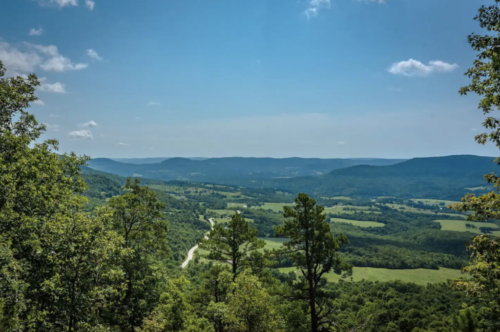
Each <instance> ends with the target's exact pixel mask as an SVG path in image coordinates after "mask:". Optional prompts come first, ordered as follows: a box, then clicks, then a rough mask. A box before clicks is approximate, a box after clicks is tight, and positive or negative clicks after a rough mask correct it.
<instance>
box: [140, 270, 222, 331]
mask: <svg viewBox="0 0 500 332" xmlns="http://www.w3.org/2000/svg"><path fill="white" fill-rule="evenodd" d="M188 285H189V281H188V280H186V278H184V277H180V278H178V279H174V280H172V281H170V282H169V283H168V285H167V287H166V290H165V292H164V293H162V295H161V298H160V302H159V304H158V306H157V307H156V308H155V310H154V311H153V313H152V314H151V315H150V316H149V317H148V318H147V319H145V321H144V326H143V328H142V329H141V330H140V331H142V332H170V331H176V332H213V331H214V330H213V328H212V326H211V324H210V323H209V322H208V321H207V320H206V319H204V318H199V317H197V316H196V314H195V313H194V310H193V307H192V305H191V304H190V301H189V298H188V297H187V296H186V287H187V286H188Z"/></svg>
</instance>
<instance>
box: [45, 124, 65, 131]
mask: <svg viewBox="0 0 500 332" xmlns="http://www.w3.org/2000/svg"><path fill="white" fill-rule="evenodd" d="M44 125H45V126H46V127H47V130H50V131H59V130H60V129H61V126H59V125H58V124H49V123H44Z"/></svg>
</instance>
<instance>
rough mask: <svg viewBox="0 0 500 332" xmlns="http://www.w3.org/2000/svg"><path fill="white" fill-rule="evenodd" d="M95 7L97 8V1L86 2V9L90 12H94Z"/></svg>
mask: <svg viewBox="0 0 500 332" xmlns="http://www.w3.org/2000/svg"><path fill="white" fill-rule="evenodd" d="M94 6H95V1H92V0H85V7H87V8H88V9H89V10H94Z"/></svg>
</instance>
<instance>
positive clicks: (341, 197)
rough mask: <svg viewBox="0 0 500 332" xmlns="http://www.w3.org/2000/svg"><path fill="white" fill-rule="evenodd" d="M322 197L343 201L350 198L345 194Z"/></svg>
mask: <svg viewBox="0 0 500 332" xmlns="http://www.w3.org/2000/svg"><path fill="white" fill-rule="evenodd" d="M321 198H322V199H338V200H344V201H349V200H351V199H352V198H351V197H347V196H334V197H321Z"/></svg>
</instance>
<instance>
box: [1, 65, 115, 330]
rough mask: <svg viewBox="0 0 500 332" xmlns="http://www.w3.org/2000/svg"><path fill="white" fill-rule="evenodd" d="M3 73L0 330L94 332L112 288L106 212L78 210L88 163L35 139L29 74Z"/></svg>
mask: <svg viewBox="0 0 500 332" xmlns="http://www.w3.org/2000/svg"><path fill="white" fill-rule="evenodd" d="M4 75H5V69H4V67H3V64H2V62H0V220H1V223H0V307H1V309H0V329H1V330H2V331H40V332H44V331H77V330H79V331H86V330H87V331H99V329H100V328H101V327H102V324H101V320H100V317H99V315H98V312H99V310H101V309H102V308H105V307H106V306H107V305H109V304H110V303H111V299H110V298H109V297H108V295H112V294H114V293H115V291H116V289H117V287H119V286H120V282H119V279H120V276H121V275H122V273H121V271H120V269H119V268H118V267H117V266H116V264H115V263H116V260H118V259H120V258H121V257H122V253H123V252H122V251H121V237H120V236H118V235H117V234H116V232H114V231H113V230H112V227H111V218H110V216H111V215H110V213H109V210H108V211H106V210H102V211H99V212H96V214H95V215H89V214H85V213H83V212H82V208H83V205H84V204H85V202H86V200H85V199H84V198H83V197H81V196H80V195H78V193H81V192H82V191H83V190H84V189H85V183H84V181H83V180H82V178H81V175H80V172H81V170H80V167H81V166H82V165H84V164H85V161H86V160H87V159H88V158H87V157H85V156H83V157H77V156H76V155H75V154H73V153H71V154H69V155H68V154H65V155H63V156H60V155H58V154H57V153H56V152H55V151H57V148H58V142H57V141H55V140H47V141H44V142H39V141H38V140H39V138H40V136H41V135H42V134H43V133H44V131H45V126H44V125H41V124H38V122H37V121H36V119H35V117H34V116H33V115H32V114H29V113H28V112H27V111H26V109H27V108H28V107H29V103H30V102H33V101H36V100H37V98H36V96H35V95H34V92H35V88H36V86H38V85H39V82H38V79H37V78H36V76H35V75H34V74H30V75H29V76H28V77H27V78H25V77H11V78H3V76H4ZM110 285H112V286H110Z"/></svg>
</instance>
